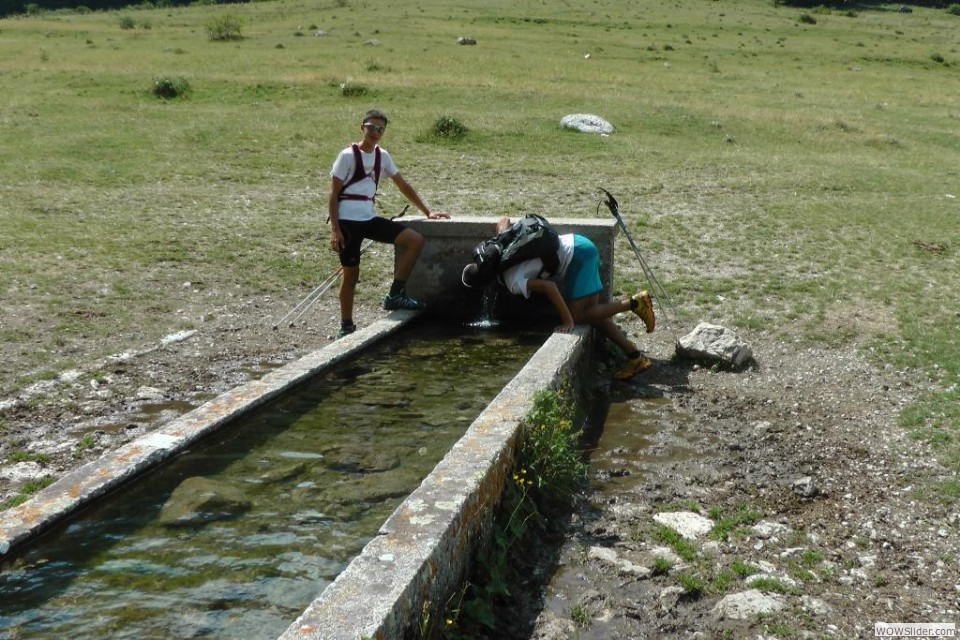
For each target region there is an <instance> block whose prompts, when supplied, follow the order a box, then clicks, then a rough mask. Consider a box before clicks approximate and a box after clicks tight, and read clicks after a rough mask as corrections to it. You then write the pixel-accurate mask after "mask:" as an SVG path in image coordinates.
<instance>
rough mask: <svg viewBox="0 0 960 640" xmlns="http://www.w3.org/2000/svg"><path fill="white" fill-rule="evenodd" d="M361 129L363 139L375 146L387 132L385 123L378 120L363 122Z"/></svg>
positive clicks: (370, 119) (371, 119)
mask: <svg viewBox="0 0 960 640" xmlns="http://www.w3.org/2000/svg"><path fill="white" fill-rule="evenodd" d="M361 128H362V129H363V137H364V139H365V140H369V141H370V142H372V143H374V144H376V143H377V142H379V141H380V138H382V137H383V134H384V132H385V131H386V130H387V123H386V122H384V121H383V120H382V119H380V118H369V119H367V120H364V121H363V124H362V125H361Z"/></svg>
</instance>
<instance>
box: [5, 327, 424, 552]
mask: <svg viewBox="0 0 960 640" xmlns="http://www.w3.org/2000/svg"><path fill="white" fill-rule="evenodd" d="M414 317H416V313H414V312H410V311H395V312H393V313H391V314H390V315H389V316H388V317H386V318H384V319H382V320H379V321H378V322H376V323H374V324H373V325H371V326H369V327H367V328H365V329H363V330H361V331H357V332H356V333H354V334H352V335H350V336H347V337H346V338H344V339H342V340H338V341H337V342H335V343H333V344H331V345H329V346H327V347H326V348H324V349H321V350H320V351H316V352H314V353H312V354H310V355H307V356H305V357H303V358H301V359H300V360H298V361H296V362H293V363H291V364H288V365H286V366H284V367H281V368H279V369H276V370H274V371H271V372H270V373H268V374H267V375H265V376H263V377H262V378H260V379H259V380H256V381H253V382H248V383H246V384H243V385H241V386H239V387H237V388H235V389H233V390H231V391H228V392H227V393H225V394H222V395H220V396H218V397H216V398H214V399H213V400H211V401H209V402H207V403H206V404H204V405H202V406H200V407H198V408H197V409H195V410H193V411H191V412H189V413H187V414H185V415H183V416H181V417H180V418H178V419H176V420H173V421H171V422H170V423H169V424H167V425H166V426H164V427H163V428H161V429H159V430H157V431H154V432H153V433H150V434H148V435H145V436H143V437H142V438H138V439H137V440H134V441H133V442H131V443H129V444H126V445H124V446H123V447H120V448H119V449H117V450H116V451H112V452H109V453H107V454H105V455H103V456H101V457H100V458H98V459H97V460H94V461H93V462H89V463H87V464H85V465H83V466H82V467H80V468H78V469H76V470H75V471H73V472H71V473H69V474H67V475H66V476H64V477H63V478H60V479H59V480H57V481H56V482H54V483H53V484H52V485H50V486H49V487H47V488H45V489H43V490H42V491H40V492H38V493H37V494H36V495H35V496H33V497H32V498H31V499H30V500H28V501H26V502H24V503H23V504H21V505H19V506H17V507H14V508H12V509H8V510H6V511H4V512H3V513H2V514H0V560H3V559H4V557H6V556H7V555H9V554H11V553H12V552H14V551H16V550H17V549H18V548H19V547H20V546H22V545H24V544H26V543H27V542H29V541H30V540H31V539H33V538H34V537H36V536H37V535H39V534H41V533H43V532H44V531H46V530H48V529H50V528H51V527H53V526H54V525H56V524H57V523H59V522H61V521H62V520H64V519H65V518H67V517H69V516H70V515H71V514H73V513H75V512H77V511H78V510H80V509H82V508H83V507H84V506H86V505H88V504H90V503H91V502H92V501H93V500H96V499H98V498H100V497H102V496H104V495H106V494H107V493H109V492H110V491H113V490H115V489H117V488H119V487H120V486H121V485H123V484H124V483H126V482H128V481H130V480H132V479H133V478H135V477H137V476H139V475H140V474H142V473H144V472H146V471H148V470H150V469H152V468H154V467H156V466H157V465H159V464H161V463H162V462H164V461H165V460H168V459H169V458H171V457H173V456H175V455H177V454H178V453H180V452H182V451H183V450H185V449H186V448H187V447H189V446H190V445H191V444H192V443H194V442H196V441H197V440H199V439H200V438H203V437H204V436H206V435H209V434H211V433H213V432H214V431H216V430H217V429H220V428H222V427H224V426H225V425H227V424H228V423H230V422H233V421H235V420H236V419H237V418H239V417H240V416H242V415H243V414H245V413H248V412H249V411H251V410H253V409H255V408H257V407H259V406H261V405H263V404H265V403H266V402H268V401H270V400H272V399H273V398H276V397H277V396H279V395H281V394H283V393H284V392H286V391H288V390H290V389H292V388H293V387H295V386H296V385H298V384H300V383H302V382H304V381H305V380H307V379H309V378H312V377H313V376H315V375H317V374H318V373H319V372H320V371H323V370H324V369H327V368H328V367H330V366H332V365H334V364H336V363H338V362H340V361H342V360H345V359H347V358H349V357H351V356H352V355H354V354H355V353H357V352H358V351H360V350H362V349H364V348H366V347H367V346H369V345H370V344H371V343H373V342H375V341H377V340H379V339H381V338H383V337H385V336H387V335H389V334H391V333H393V332H394V331H396V330H397V329H399V328H400V327H402V326H403V325H404V324H406V323H407V322H409V321H410V320H412V319H413V318H414Z"/></svg>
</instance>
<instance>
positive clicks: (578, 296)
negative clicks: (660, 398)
mask: <svg viewBox="0 0 960 640" xmlns="http://www.w3.org/2000/svg"><path fill="white" fill-rule="evenodd" d="M510 224H511V222H510V218H507V217H503V218H500V220H499V222H498V223H497V233H500V232H502V231H504V230H506V229H507V228H508V227H509V226H510ZM559 239H560V242H559V249H558V252H557V253H558V258H559V268H558V270H557V273H556V274H554V275H553V276H551V277H550V278H546V277H542V274H543V271H544V263H543V260H541V259H540V258H532V259H529V260H526V261H524V262H521V263H520V264H517V265H515V266H512V267H509V268H507V269H506V270H505V271H504V272H503V273H502V274H501V275H500V278H499V279H500V280H501V282H502V283H503V284H504V285H505V286H506V287H507V289H508V290H509V291H510V292H511V293H513V294H516V295H522V296H524V297H526V298H529V297H530V294H531V293H540V294H543V295H545V296H546V297H547V299H548V300H550V302H551V304H552V305H553V307H554V309H556V311H557V314H559V316H560V324H559V325H558V326H557V327H556V328H555V329H554V330H555V331H558V332H561V333H568V332H570V331H571V330H573V327H574V325H576V324H590V325H593V326H594V327H596V328H597V329H599V330H600V332H601V333H602V334H603V335H604V336H605V337H606V338H608V339H609V340H610V341H611V342H613V343H614V344H615V345H617V346H618V347H620V348H621V349H622V350H623V351H624V353H625V354H626V355H627V362H626V363H625V364H624V366H623V367H622V368H621V369H619V370H618V371H616V372H615V373H614V375H613V377H614V378H616V379H617V380H626V379H629V378H632V377H633V376H635V375H637V374H638V373H640V372H642V371H646V370H647V369H649V368H650V364H651V363H650V360H649V358H647V357H646V356H645V355H644V354H643V352H642V351H640V349H639V348H638V347H637V346H636V345H635V344H634V343H633V342H631V341H630V339H629V338H627V336H626V335H625V334H624V333H623V331H621V330H620V327H618V326H617V324H616V323H615V322H614V321H613V317H614V316H615V315H617V314H619V313H623V312H625V311H631V312H633V313H634V314H636V315H637V317H639V318H640V320H642V321H643V324H644V326H645V327H646V330H647V333H650V332H652V331H653V329H654V327H655V326H656V316H655V314H654V311H653V301H652V299H651V297H650V294H649V293H648V292H646V291H640V292H639V293H637V294H636V295H634V296H632V297H630V298H627V299H625V300H618V301H616V302H600V293H601V292H602V291H603V283H602V282H601V280H600V254H599V252H598V251H597V247H596V245H594V244H593V242H591V241H590V239H589V238H587V237H585V236H582V235H579V234H574V233H569V234H564V235H561V236H560V237H559ZM462 281H463V284H464V285H466V286H468V287H474V286H482V285H483V284H484V283H485V281H484V279H483V278H482V277H481V276H480V274H479V269H478V267H477V265H476V264H475V263H471V264H468V265H467V266H466V267H464V269H463V274H462Z"/></svg>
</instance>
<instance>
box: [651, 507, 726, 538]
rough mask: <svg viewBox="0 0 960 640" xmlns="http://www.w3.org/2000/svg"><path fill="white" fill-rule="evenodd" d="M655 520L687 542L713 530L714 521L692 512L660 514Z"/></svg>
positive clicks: (654, 517)
mask: <svg viewBox="0 0 960 640" xmlns="http://www.w3.org/2000/svg"><path fill="white" fill-rule="evenodd" d="M653 519H654V520H656V521H657V522H659V523H660V524H662V525H665V526H667V527H670V528H671V529H673V530H674V531H676V532H677V533H679V534H680V535H681V536H683V537H684V538H686V539H687V540H696V539H697V538H700V537H703V536H705V535H707V534H708V533H710V531H712V530H713V520H711V519H710V518H705V517H703V516H701V515H700V514H698V513H693V512H692V511H670V512H667V513H658V514H656V515H655V516H653Z"/></svg>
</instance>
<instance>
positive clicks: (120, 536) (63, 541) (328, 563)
mask: <svg viewBox="0 0 960 640" xmlns="http://www.w3.org/2000/svg"><path fill="white" fill-rule="evenodd" d="M547 335H548V333H547V331H546V330H545V331H520V330H517V329H516V328H512V329H511V328H502V329H486V330H484V331H478V330H475V329H470V328H466V329H465V328H463V327H445V326H440V325H433V324H429V325H420V326H415V327H413V328H411V329H408V330H405V331H404V332H402V333H401V334H400V335H399V336H395V337H391V338H388V339H387V340H386V341H384V343H383V344H380V345H375V346H374V347H373V348H372V349H371V350H369V351H366V352H364V353H362V354H360V355H359V356H357V357H355V358H354V359H352V360H350V361H349V362H347V363H344V364H341V365H339V366H337V367H335V368H334V369H332V370H330V371H329V372H328V373H326V374H323V375H321V376H318V377H317V378H316V379H315V380H312V381H310V382H308V383H306V384H305V385H303V386H301V387H298V388H297V389H296V390H294V391H293V392H291V393H289V394H287V395H286V396H285V397H283V398H281V399H279V400H277V401H274V402H273V403H271V404H270V405H269V406H267V407H264V408H262V409H259V410H257V411H256V412H254V413H252V414H250V415H248V416H246V417H243V418H241V419H240V420H239V421H238V422H237V423H236V424H233V425H229V426H227V427H225V428H224V429H222V430H221V432H220V433H218V434H216V435H214V436H212V437H211V438H210V439H208V440H207V441H205V442H203V443H201V444H199V445H197V446H196V447H195V448H194V449H193V450H191V451H188V452H186V453H185V454H183V455H181V456H179V457H178V458H177V459H176V460H175V461H173V462H171V463H168V464H166V465H165V466H164V467H163V468H162V469H158V470H157V471H154V472H151V473H150V474H148V475H147V476H146V477H144V478H142V479H140V480H138V481H136V482H135V483H133V484H130V485H128V486H126V487H124V488H123V489H121V490H120V491H118V492H117V493H115V494H113V495H111V496H109V497H107V499H105V500H101V501H100V502H101V503H102V504H100V505H97V506H95V507H91V508H89V509H87V510H85V511H84V512H83V513H82V514H80V515H78V516H77V517H75V518H72V519H71V520H70V521H69V522H67V523H66V524H64V525H62V526H60V527H58V528H57V529H56V530H55V531H52V532H50V533H49V534H47V535H45V536H43V537H42V538H41V539H40V540H38V541H37V543H35V544H34V545H32V546H31V547H30V548H28V549H27V550H26V551H24V552H23V553H22V554H20V556H19V557H17V558H16V559H14V560H13V561H6V562H5V563H4V566H2V567H0V638H11V639H16V638H60V637H64V638H66V637H69V638H76V639H79V638H97V639H100V638H112V639H116V638H137V639H138V640H139V639H143V638H164V639H166V638H193V637H216V638H244V639H248V638H249V639H255V638H276V637H277V636H279V635H280V634H281V633H282V632H283V631H284V630H285V629H286V628H287V626H288V625H289V624H290V623H291V622H292V621H293V620H294V619H295V618H296V617H297V616H298V615H299V614H300V613H301V612H302V611H303V609H304V608H305V607H306V606H307V605H308V604H309V603H310V601H312V600H313V599H314V598H315V597H316V596H317V594H319V593H320V592H321V591H322V590H323V588H324V587H325V586H326V585H327V584H329V583H330V582H331V581H332V580H333V579H334V578H335V577H336V576H337V574H338V573H340V571H342V570H343V569H344V568H345V567H346V565H347V564H348V563H349V562H350V560H351V559H352V558H353V557H354V556H356V555H357V554H358V553H359V552H360V550H361V549H362V548H363V545H364V544H366V542H367V541H368V540H370V538H371V537H373V536H374V535H375V534H376V532H377V529H378V528H379V526H380V525H381V524H382V523H383V522H384V520H386V518H387V517H388V516H389V515H390V513H391V512H392V511H393V510H394V509H395V508H396V507H397V505H398V504H399V503H400V502H401V501H402V500H403V498H404V497H406V496H407V495H408V494H409V493H410V492H411V491H412V490H413V489H415V488H416V487H417V486H418V485H419V483H420V481H421V480H422V479H423V478H424V477H425V476H426V475H427V474H428V473H429V472H430V470H431V469H433V467H434V466H435V465H436V463H437V462H438V461H439V460H440V459H441V458H442V457H443V456H444V454H445V453H446V452H447V451H448V450H449V448H450V447H451V446H452V445H453V444H454V443H455V442H456V441H457V439H459V438H460V436H462V435H463V433H464V431H465V430H466V428H467V427H468V426H469V425H470V423H471V422H472V421H473V420H474V419H475V418H476V416H477V415H479V413H480V412H481V411H482V410H483V408H484V407H486V405H487V404H489V402H490V401H491V400H492V399H493V398H494V397H495V396H496V395H497V393H499V391H500V390H501V389H502V388H503V386H504V385H505V384H506V383H507V382H508V381H509V380H510V379H511V378H512V377H513V376H514V375H515V374H516V372H517V371H519V370H520V368H522V366H523V365H524V363H525V362H526V361H527V360H528V359H529V358H530V356H532V355H533V353H534V352H535V351H536V349H537V348H539V346H540V345H541V344H542V343H543V341H544V340H545V339H546V337H547ZM196 476H202V477H205V478H211V479H215V480H217V481H219V482H223V483H226V484H228V485H230V486H231V487H233V488H237V489H239V490H240V491H242V494H243V496H244V497H245V499H246V500H247V501H249V503H250V505H251V506H250V508H249V510H248V511H246V512H245V513H243V514H242V515H241V516H239V517H235V518H231V519H223V520H217V521H212V522H209V523H207V524H204V525H201V526H192V527H171V526H164V525H163V524H161V523H160V522H159V520H158V514H159V513H160V510H161V507H162V506H163V505H164V503H165V502H166V501H167V499H168V498H169V497H170V495H171V493H172V492H173V490H174V489H175V488H176V487H177V486H178V485H180V484H181V483H182V482H183V481H184V480H185V479H186V478H189V477H196Z"/></svg>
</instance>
